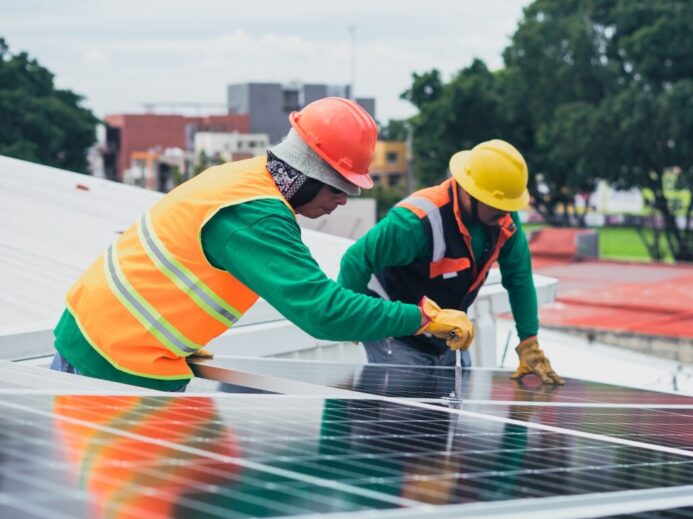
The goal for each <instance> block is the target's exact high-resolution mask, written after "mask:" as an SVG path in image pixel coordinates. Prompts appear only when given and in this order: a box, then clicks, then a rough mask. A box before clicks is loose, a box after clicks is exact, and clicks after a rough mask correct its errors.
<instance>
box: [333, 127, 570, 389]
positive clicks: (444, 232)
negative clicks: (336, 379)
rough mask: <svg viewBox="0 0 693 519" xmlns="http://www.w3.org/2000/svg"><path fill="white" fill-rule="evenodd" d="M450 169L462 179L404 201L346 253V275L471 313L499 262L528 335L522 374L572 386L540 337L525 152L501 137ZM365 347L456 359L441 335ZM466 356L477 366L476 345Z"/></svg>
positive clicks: (347, 282) (367, 288)
mask: <svg viewBox="0 0 693 519" xmlns="http://www.w3.org/2000/svg"><path fill="white" fill-rule="evenodd" d="M450 172H451V174H452V178H450V179H448V180H446V181H444V182H443V183H441V184H439V185H437V186H433V187H430V188H427V189H422V190H420V191H417V192H415V193H413V194H412V195H411V196H409V197H408V198H406V199H404V200H403V201H401V202H400V203H399V204H397V206H396V207H395V208H393V209H392V210H391V211H390V212H389V213H388V214H387V216H386V217H385V218H384V219H382V220H381V221H380V222H378V224H377V225H376V226H375V227H374V228H373V229H371V230H370V231H369V232H368V233H367V234H365V235H364V236H363V237H361V239H360V240H358V241H357V242H356V243H355V244H354V245H352V246H351V247H350V248H349V249H348V250H347V251H346V253H345V254H344V257H343V258H342V264H341V272H340V276H339V282H340V283H342V284H343V285H344V286H345V287H346V288H350V289H352V290H354V291H356V292H360V293H366V294H370V295H378V296H380V297H382V298H383V299H386V300H391V301H401V302H404V303H411V302H413V301H417V300H418V298H420V297H421V296H422V295H423V294H426V295H429V296H430V297H432V298H433V299H434V300H436V301H437V302H439V303H440V304H441V305H443V306H445V307H449V308H457V309H459V310H462V311H466V310H467V308H468V307H469V306H470V305H471V304H472V302H473V301H474V299H475V298H476V295H477V294H478V292H479V289H480V288H481V286H482V285H483V283H484V281H485V279H486V277H487V276H488V273H489V269H490V268H491V265H493V264H494V263H495V262H496V261H498V264H499V266H500V271H501V275H502V279H503V286H504V287H505V288H506V289H507V290H508V294H509V297H510V305H511V308H512V312H513V316H514V317H515V322H516V325H517V332H518V335H519V337H520V341H521V342H520V344H519V345H518V346H517V348H516V351H517V354H518V356H519V361H520V366H519V368H518V369H517V371H516V372H515V373H514V374H513V375H512V378H514V379H517V380H520V379H522V378H523V377H524V376H526V375H528V374H535V375H537V376H538V377H539V378H540V379H541V380H542V382H543V383H546V384H559V385H560V384H563V383H564V382H563V379H561V378H560V377H559V376H558V375H557V374H556V372H555V371H554V370H553V368H552V367H551V363H550V362H549V360H548V359H547V358H546V356H545V355H544V352H543V351H542V350H541V348H540V347H539V342H538V340H537V332H538V327H539V322H538V319H537V296H536V291H535V288H534V282H533V279H532V263H531V257H530V253H529V247H528V245H527V239H526V238H525V235H524V233H523V232H522V227H521V225H520V220H519V217H518V215H517V212H516V211H518V210H520V209H524V208H525V207H527V205H528V203H529V193H528V191H527V179H528V172H527V164H526V163H525V160H524V158H523V157H522V155H521V154H520V152H519V151H518V150H517V149H515V148H514V147H513V146H512V145H511V144H510V143H507V142H505V141H502V140H499V139H494V140H491V141H487V142H482V143H481V144H479V145H477V146H475V147H474V148H473V149H472V150H463V151H460V152H458V153H456V154H454V155H453V156H452V158H451V159H450ZM364 346H365V349H366V354H367V356H368V360H369V362H376V363H392V364H423V365H454V364H455V356H454V355H452V354H451V351H450V349H449V348H448V347H447V346H446V345H445V343H441V342H440V340H439V339H438V338H437V337H435V336H426V335H413V334H412V335H404V336H394V338H388V339H386V340H377V341H366V342H365V343H364ZM468 346H469V344H466V347H468ZM466 347H465V348H460V349H463V350H466ZM462 360H463V364H464V365H467V366H468V365H470V363H471V359H470V356H469V352H467V351H464V353H463V354H462Z"/></svg>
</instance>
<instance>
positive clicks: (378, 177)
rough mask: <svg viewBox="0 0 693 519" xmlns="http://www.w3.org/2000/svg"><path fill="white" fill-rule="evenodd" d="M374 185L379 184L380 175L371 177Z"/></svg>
mask: <svg viewBox="0 0 693 519" xmlns="http://www.w3.org/2000/svg"><path fill="white" fill-rule="evenodd" d="M371 178H372V179H373V183H374V184H380V175H371Z"/></svg>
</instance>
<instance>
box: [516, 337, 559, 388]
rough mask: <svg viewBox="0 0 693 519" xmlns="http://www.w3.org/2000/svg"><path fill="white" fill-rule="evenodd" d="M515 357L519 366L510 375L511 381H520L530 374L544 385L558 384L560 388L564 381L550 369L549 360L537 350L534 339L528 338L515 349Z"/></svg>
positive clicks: (537, 346) (537, 345)
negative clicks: (518, 359) (517, 358)
mask: <svg viewBox="0 0 693 519" xmlns="http://www.w3.org/2000/svg"><path fill="white" fill-rule="evenodd" d="M515 351H516V352H517V356H518V357H520V366H519V367H518V368H517V370H516V371H515V373H513V374H512V375H510V378H512V379H513V380H522V378H523V377H524V376H525V375H529V374H530V373H533V374H535V375H536V376H537V377H539V378H540V379H541V381H542V383H544V384H558V385H559V386H562V385H563V384H565V381H564V380H563V379H562V378H561V377H559V376H558V375H557V374H556V372H555V371H554V370H553V368H552V367H551V363H550V362H549V359H547V358H546V356H545V355H544V352H543V351H541V348H539V342H538V341H537V338H536V337H528V338H527V339H525V340H524V341H522V342H521V343H520V344H519V345H518V346H517V348H515Z"/></svg>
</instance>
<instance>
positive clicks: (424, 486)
mask: <svg viewBox="0 0 693 519" xmlns="http://www.w3.org/2000/svg"><path fill="white" fill-rule="evenodd" d="M215 366H216V367H215ZM200 367H202V368H213V369H208V370H207V371H208V372H210V373H213V374H214V375H215V377H216V378H217V379H218V380H222V381H225V382H226V383H230V384H236V385H235V386H233V387H230V386H229V387H227V386H224V387H222V389H227V390H229V391H233V392H235V393H236V394H229V393H224V392H207V393H198V394H183V395H163V396H162V394H161V393H157V392H152V391H143V390H142V391H139V390H136V391H134V392H133V394H129V395H119V394H117V393H116V392H115V391H116V390H114V389H113V388H112V387H111V386H104V388H105V389H104V388H101V390H100V391H96V390H95V392H99V393H105V394H76V393H84V389H83V387H81V386H88V384H89V383H90V381H93V379H87V378H83V377H76V378H71V379H69V380H73V381H74V382H75V385H74V386H75V387H70V388H67V389H66V390H65V391H57V390H56V389H55V387H56V385H55V384H57V383H58V382H59V381H60V380H61V379H62V380H68V379H66V378H65V377H70V376H69V375H65V374H57V373H55V374H52V376H53V382H54V385H53V386H51V390H50V391H41V390H36V389H34V390H26V391H23V390H17V389H15V388H13V387H11V385H10V386H7V385H5V386H3V385H2V382H0V394H2V398H1V399H0V467H1V468H2V472H1V474H2V476H0V478H1V479H0V517H3V518H4V517H50V518H55V517H70V518H73V517H124V518H125V517H133V518H136V519H143V518H144V517H147V518H149V517H154V518H158V517H161V518H164V517H195V518H198V517H201V518H216V517H277V516H303V515H309V514H327V515H328V516H329V515H331V514H336V515H335V517H337V516H338V517H340V518H342V517H354V518H356V517H362V516H363V514H372V513H373V512H374V510H378V512H377V514H378V517H379V518H380V517H398V516H402V515H405V516H406V517H424V516H425V517H436V518H439V517H459V516H465V517H474V516H476V515H484V517H518V516H523V515H524V516H528V515H532V516H534V515H535V514H537V513H541V514H543V515H541V517H552V518H553V517H576V516H582V517H584V516H594V515H600V514H601V515H608V514H612V515H613V514H615V513H625V512H628V513H631V512H632V513H640V512H648V511H651V510H657V511H661V510H662V509H670V511H669V512H668V513H671V514H675V513H677V514H678V513H686V509H685V508H684V507H690V506H693V449H691V442H690V438H691V436H690V432H689V431H690V430H691V429H692V428H691V427H690V426H691V425H693V422H692V421H693V398H688V397H683V396H680V395H667V394H661V393H654V392H647V391H639V390H630V389H628V388H622V387H616V386H609V385H604V384H591V383H586V382H582V381H575V380H569V381H568V383H567V385H566V386H565V387H564V388H555V389H547V388H542V387H541V386H534V387H532V386H531V385H520V384H516V383H514V382H511V381H509V380H508V378H507V376H508V373H507V372H495V371H490V370H466V371H465V372H464V380H463V393H464V395H465V398H470V397H471V398H472V399H473V401H471V402H469V403H467V402H464V403H463V404H462V405H459V406H453V407H449V406H446V405H441V403H440V401H439V400H437V396H440V395H441V394H445V393H446V392H448V393H449V390H450V388H451V387H452V384H453V382H454V379H453V377H452V374H453V373H454V370H452V369H447V368H446V369H441V368H435V369H434V368H411V367H384V366H365V367H364V366H348V365H339V364H331V363H320V362H297V361H277V360H260V359H255V360H249V359H230V358H229V359H222V362H220V361H219V359H215V360H214V361H213V362H212V363H211V366H210V363H206V364H204V365H202V366H198V367H197V368H196V369H198V370H199V368H200ZM32 370H34V372H33V374H34V376H38V375H40V370H39V368H27V367H24V368H22V371H21V376H22V377H25V378H28V376H29V375H31V374H32V373H31V371H32ZM36 370H39V371H36ZM202 371H205V369H203V370H202ZM37 373H38V375H37ZM94 382H99V381H94ZM218 384H219V382H218V381H214V382H213V381H203V380H197V381H196V382H195V388H196V389H198V390H199V389H209V390H210V391H211V389H212V388H216V386H217V385H218ZM95 387H97V386H95ZM114 387H115V386H114ZM118 387H122V386H118ZM257 389H260V390H264V391H275V392H276V391H280V392H285V393H291V392H292V391H294V392H298V393H300V392H304V393H305V394H303V395H298V394H294V395H291V394H248V393H247V392H248V391H256V390H257ZM239 392H241V393H243V392H245V393H246V394H238V393H239ZM68 393H69V394H68ZM326 395H327V396H326ZM436 395H437V396H436ZM402 396H403V397H406V398H401V397H402ZM429 398H435V399H436V400H428V399H429ZM639 401H643V402H647V403H648V406H649V407H646V406H644V405H640V407H639V408H636V405H638V402H639ZM624 402H625V403H624ZM672 517H677V516H676V515H672Z"/></svg>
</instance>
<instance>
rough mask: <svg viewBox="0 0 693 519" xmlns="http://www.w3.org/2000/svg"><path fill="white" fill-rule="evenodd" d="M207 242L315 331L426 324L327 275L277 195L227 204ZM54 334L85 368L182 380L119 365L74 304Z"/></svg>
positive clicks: (346, 337) (356, 333)
mask: <svg viewBox="0 0 693 519" xmlns="http://www.w3.org/2000/svg"><path fill="white" fill-rule="evenodd" d="M202 248H203V250H204V252H205V255H206V256H207V258H208V259H209V261H210V262H211V263H212V264H213V265H214V266H215V267H217V268H220V269H223V270H225V271H227V272H229V273H231V274H232V275H233V276H234V277H236V278H238V279H239V280H240V281H241V282H243V283H244V284H245V285H247V286H248V287H249V288H250V289H251V290H253V291H254V292H256V293H257V294H258V295H260V296H261V297H263V298H264V299H265V300H267V302H268V303H269V304H271V305H272V306H273V307H274V308H276V309H277V310H278V311H279V312H281V313H282V315H284V317H286V318H287V319H289V320H290V321H292V322H293V323H295V324H296V325H297V326H299V327H300V328H301V329H303V330H304V331H306V332H307V333H309V334H310V335H312V336H314V337H317V338H320V339H328V340H338V341H366V340H375V339H380V338H383V337H387V336H390V335H395V336H397V335H411V334H413V333H414V332H415V331H416V330H417V329H418V328H419V327H420V324H421V314H420V312H419V309H418V308H417V307H416V306H415V305H410V304H404V303H399V302H388V301H383V300H380V299H378V298H372V297H368V296H365V295H363V294H361V293H355V292H353V291H351V290H349V289H347V288H345V287H343V286H342V285H340V284H338V283H336V282H334V281H333V280H331V279H329V278H328V277H327V276H326V275H325V274H324V273H323V272H322V270H321V269H320V267H319V266H318V264H317V263H316V262H315V260H314V259H313V257H312V255H311V253H310V250H309V249H308V247H307V246H306V245H305V244H304V243H303V241H302V240H301V230H300V227H299V226H298V224H297V223H296V219H295V217H294V215H293V214H292V213H291V211H290V210H289V209H288V208H287V207H286V206H285V205H284V204H283V203H282V202H281V201H279V200H274V199H262V200H255V201H252V202H246V203H243V204H239V205H235V206H231V207H227V208H225V209H222V210H221V211H219V212H218V213H217V214H216V215H215V216H214V217H213V218H212V219H211V220H210V221H209V222H207V224H205V226H204V227H203V229H202ZM55 336H56V341H55V346H56V348H57V349H58V351H59V352H60V353H61V354H62V355H63V356H64V357H65V358H66V359H67V360H68V361H69V362H70V363H71V364H72V365H73V366H75V368H77V369H78V370H79V371H80V372H82V373H84V374H85V375H88V376H93V377H97V378H103V379H107V380H113V381H116V382H124V383H129V384H135V385H140V386H145V387H150V388H153V389H161V390H172V389H176V388H177V387H179V386H180V385H181V384H182V383H183V382H184V381H180V380H178V381H166V380H158V379H150V378H145V377H138V376H135V375H130V374H127V373H124V372H122V371H119V370H117V369H116V368H114V367H113V366H111V364H110V363H109V362H108V361H107V360H106V359H105V358H104V357H102V356H101V355H99V354H98V352H96V350H95V349H94V348H92V347H91V346H90V345H89V343H88V342H87V340H86V339H85V337H84V335H83V334H82V332H81V331H80V330H79V328H78V324H77V322H76V321H75V319H74V317H73V316H72V315H71V314H70V312H69V311H68V310H66V311H65V312H64V313H63V316H62V318H61V320H60V322H59V323H58V326H57V327H56V330H55Z"/></svg>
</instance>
